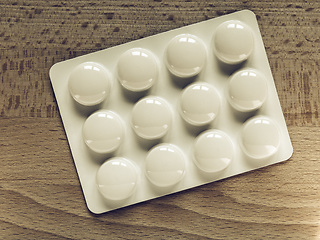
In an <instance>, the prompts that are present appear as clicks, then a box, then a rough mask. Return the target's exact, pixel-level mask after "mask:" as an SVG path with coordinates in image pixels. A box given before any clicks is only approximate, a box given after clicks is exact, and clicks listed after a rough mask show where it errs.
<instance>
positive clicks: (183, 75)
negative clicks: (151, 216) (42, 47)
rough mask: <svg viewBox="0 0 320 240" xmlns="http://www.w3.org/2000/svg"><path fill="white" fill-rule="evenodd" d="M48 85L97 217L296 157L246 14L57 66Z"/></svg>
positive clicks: (250, 15)
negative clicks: (292, 156)
mask: <svg viewBox="0 0 320 240" xmlns="http://www.w3.org/2000/svg"><path fill="white" fill-rule="evenodd" d="M50 79H51V82H52V86H53V89H54V93H55V96H56V99H57V102H58V106H59V110H60V114H61V118H62V121H63V124H64V128H65V132H66V135H67V138H68V142H69V145H70V149H71V152H72V156H73V159H74V163H75V166H76V169H77V173H78V176H79V179H80V183H81V186H82V190H83V193H84V197H85V200H86V203H87V206H88V208H89V210H90V211H91V212H93V213H96V214H99V213H103V212H108V211H110V210H113V209H117V208H120V207H124V206H128V205H132V204H135V203H138V202H142V201H146V200H149V199H153V198H157V197H160V196H163V195H166V194H171V193H174V192H178V191H182V190H185V189H189V188H193V187H196V186H199V185H202V184H205V183H208V182H213V181H217V180H220V179H224V178H227V177H230V176H234V175H237V174H241V173H243V172H247V171H251V170H254V169H257V168H261V167H264V166H267V165H270V164H274V163H278V162H281V161H285V160H287V159H289V158H290V156H291V155H292V153H293V148H292V144H291V141H290V137H289V134H288V130H287V127H286V123H285V120H284V117H283V114H282V110H281V106H280V103H279V99H278V95H277V91H276V88H275V84H274V80H273V77H272V73H271V70H270V66H269V63H268V59H267V55H266V52H265V49H264V45H263V42H262V38H261V35H260V31H259V27H258V23H257V20H256V17H255V15H254V13H252V12H251V11H248V10H244V11H239V12H236V13H232V14H229V15H225V16H221V17H218V18H215V19H211V20H207V21H204V22H200V23H196V24H193V25H190V26H186V27H182V28H179V29H175V30H172V31H168V32H165V33H161V34H157V35H154V36H151V37H147V38H144V39H140V40H136V41H133V42H129V43H126V44H123V45H119V46H115V47H112V48H109V49H105V50H101V51H98V52H95V53H91V54H88V55H84V56H80V57H77V58H74V59H71V60H67V61H64V62H60V63H57V64H55V65H54V66H52V68H51V69H50Z"/></svg>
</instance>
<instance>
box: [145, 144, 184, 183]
mask: <svg viewBox="0 0 320 240" xmlns="http://www.w3.org/2000/svg"><path fill="white" fill-rule="evenodd" d="M185 170H186V161H185V157H184V155H183V154H182V152H181V150H180V149H179V148H178V147H177V146H175V145H172V144H166V143H164V144H159V145H157V146H155V147H154V148H152V149H151V150H150V151H149V153H148V155H147V158H146V176H147V178H148V179H149V180H150V182H151V183H153V184H154V185H156V186H158V187H170V186H173V185H175V184H177V183H178V182H180V181H181V179H182V178H183V176H184V173H185Z"/></svg>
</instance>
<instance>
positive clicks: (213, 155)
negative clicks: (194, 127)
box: [194, 130, 234, 173]
mask: <svg viewBox="0 0 320 240" xmlns="http://www.w3.org/2000/svg"><path fill="white" fill-rule="evenodd" d="M233 155H234V150H233V144H232V141H231V139H230V137H229V136H228V135H227V134H226V133H224V132H222V131H220V130H207V131H205V132H203V133H201V134H200V135H199V136H198V137H197V138H196V139H195V142H194V163H195V164H196V166H197V167H198V168H199V169H201V170H202V171H204V172H208V173H217V172H221V171H222V170H224V169H225V168H227V167H228V166H229V165H230V163H231V161H232V159H233Z"/></svg>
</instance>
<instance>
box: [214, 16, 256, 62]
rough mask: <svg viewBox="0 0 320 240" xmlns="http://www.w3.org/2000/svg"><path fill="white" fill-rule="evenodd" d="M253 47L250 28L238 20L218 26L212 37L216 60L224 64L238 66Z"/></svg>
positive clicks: (246, 57) (247, 56)
mask: <svg viewBox="0 0 320 240" xmlns="http://www.w3.org/2000/svg"><path fill="white" fill-rule="evenodd" d="M253 47H254V39H253V33H252V30H251V28H250V27H249V26H248V25H246V24H245V23H243V22H241V21H238V20H231V21H226V22H223V23H222V24H220V25H219V26H218V27H217V29H216V31H215V33H214V36H213V49H214V52H215V55H216V56H217V58H218V59H219V60H220V61H222V62H223V63H226V64H232V65H235V64H240V63H242V62H244V61H245V60H247V59H248V58H249V56H250V55H251V53H252V51H253Z"/></svg>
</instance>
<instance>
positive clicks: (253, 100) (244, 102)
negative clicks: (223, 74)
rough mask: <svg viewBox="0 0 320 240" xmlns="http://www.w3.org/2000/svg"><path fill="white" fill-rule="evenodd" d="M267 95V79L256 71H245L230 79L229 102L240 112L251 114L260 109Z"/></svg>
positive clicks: (235, 74)
mask: <svg viewBox="0 0 320 240" xmlns="http://www.w3.org/2000/svg"><path fill="white" fill-rule="evenodd" d="M267 95H268V86H267V79H266V78H265V76H264V75H263V74H262V73H260V72H259V71H257V70H255V69H244V70H241V71H238V72H236V73H234V74H233V75H232V76H231V77H230V81H229V84H228V92H227V96H228V101H229V103H230V105H231V106H232V107H233V108H234V109H236V110H238V111H241V112H249V111H254V110H257V109H259V108H260V107H261V106H262V104H263V103H264V102H265V100H266V98H267Z"/></svg>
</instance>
